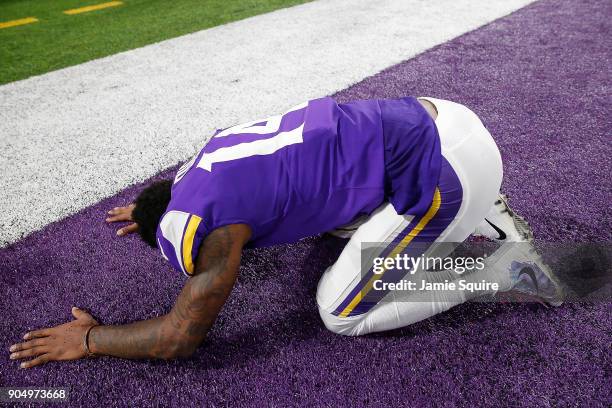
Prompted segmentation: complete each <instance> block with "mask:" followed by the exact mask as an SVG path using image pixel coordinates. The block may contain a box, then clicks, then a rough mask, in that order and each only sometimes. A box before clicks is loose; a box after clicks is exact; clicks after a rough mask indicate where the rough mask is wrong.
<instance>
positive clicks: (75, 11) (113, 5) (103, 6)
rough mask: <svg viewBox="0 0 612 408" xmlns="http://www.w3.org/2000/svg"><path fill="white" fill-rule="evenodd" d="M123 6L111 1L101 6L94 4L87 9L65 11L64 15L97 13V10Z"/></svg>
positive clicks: (119, 2)
mask: <svg viewBox="0 0 612 408" xmlns="http://www.w3.org/2000/svg"><path fill="white" fill-rule="evenodd" d="M122 4H123V2H122V1H109V2H107V3H100V4H94V5H92V6H85V7H79V8H75V9H70V10H64V14H68V15H74V14H81V13H88V12H90V11H96V10H102V9H106V8H109V7H117V6H121V5H122Z"/></svg>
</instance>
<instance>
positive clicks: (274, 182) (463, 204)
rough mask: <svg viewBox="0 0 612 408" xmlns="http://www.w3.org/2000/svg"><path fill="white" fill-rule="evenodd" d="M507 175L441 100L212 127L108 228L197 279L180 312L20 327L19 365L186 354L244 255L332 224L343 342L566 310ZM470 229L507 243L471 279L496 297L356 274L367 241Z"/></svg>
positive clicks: (80, 317)
mask: <svg viewBox="0 0 612 408" xmlns="http://www.w3.org/2000/svg"><path fill="white" fill-rule="evenodd" d="M501 182H502V160H501V156H500V153H499V150H498V148H497V146H496V144H495V142H494V140H493V138H492V137H491V135H490V134H489V132H488V131H487V129H486V128H485V127H484V126H483V124H482V122H481V121H480V119H479V118H478V116H477V115H476V114H475V113H474V112H472V111H471V110H470V109H468V108H467V107H465V106H463V105H460V104H457V103H454V102H450V101H446V100H441V99H434V98H419V99H417V98H413V97H405V98H401V99H395V100H363V101H355V102H350V103H338V102H336V101H335V100H334V99H332V98H329V97H326V98H321V99H315V100H311V101H309V102H306V103H303V104H300V105H297V106H295V107H293V108H291V109H289V110H287V111H286V112H284V113H283V114H281V115H276V116H272V117H269V118H266V119H263V120H255V121H252V122H249V123H245V124H241V125H237V126H233V127H230V128H227V129H224V130H220V131H217V133H216V134H214V135H213V137H212V138H211V139H210V140H209V141H208V143H206V145H205V146H204V147H203V148H202V150H201V151H199V152H198V153H197V154H196V155H195V156H194V157H193V158H192V159H191V160H190V161H188V162H187V163H185V164H184V165H183V166H182V167H181V168H180V169H179V170H178V172H177V173H176V176H175V177H174V180H171V181H170V180H169V181H161V182H156V183H153V184H152V185H151V186H149V187H148V188H146V189H145V190H144V191H143V192H142V193H141V194H140V195H139V196H138V198H137V199H136V200H135V202H134V203H133V204H131V205H129V206H127V207H119V208H114V209H112V210H111V211H110V212H109V214H110V216H109V218H108V219H107V221H108V222H124V221H131V223H130V224H129V225H127V226H125V227H123V228H121V229H119V230H118V232H117V233H118V235H125V234H128V233H131V232H136V231H137V232H138V233H139V234H140V236H141V237H142V239H143V240H144V241H145V242H146V243H148V244H149V245H151V246H153V247H157V248H159V251H160V252H161V255H162V256H163V257H164V258H165V259H166V260H168V262H170V264H171V265H172V266H174V268H176V269H177V270H178V271H180V272H182V273H184V274H185V275H186V276H187V277H188V279H187V280H186V283H185V286H184V287H183V289H182V291H181V293H180V295H179V297H178V299H177V301H176V304H175V305H174V307H173V308H172V310H171V311H170V312H169V313H168V314H166V315H164V316H162V317H158V318H155V319H151V320H146V321H139V322H134V323H131V324H126V325H101V324H98V322H96V321H95V320H94V319H93V317H92V316H91V315H89V314H88V313H87V312H85V311H83V310H80V309H77V308H74V309H73V314H74V317H75V320H73V321H71V322H69V323H66V324H64V325H61V326H57V327H53V328H48V329H41V330H35V331H32V332H30V333H27V334H26V335H25V336H24V341H23V342H22V343H19V344H15V345H13V346H11V348H10V351H11V355H10V357H11V359H25V360H26V361H24V362H23V363H22V366H23V367H33V366H36V365H39V364H42V363H45V362H47V361H52V360H71V359H77V358H82V357H86V356H93V355H108V356H115V357H122V358H163V359H168V358H176V357H186V356H190V355H191V354H192V353H194V351H195V350H196V348H197V347H198V346H199V345H200V343H202V341H203V340H204V338H205V337H206V334H207V332H208V330H209V329H210V327H211V326H212V325H213V323H214V321H215V319H216V317H217V314H218V313H219V311H220V310H221V308H222V306H223V304H224V303H225V301H226V299H227V298H228V296H229V294H230V292H231V290H232V287H233V285H234V282H235V281H236V277H237V275H238V271H239V266H240V256H241V253H242V250H243V248H256V247H262V246H268V245H276V244H283V243H290V242H295V241H297V240H299V239H301V238H303V237H306V236H310V235H315V234H320V233H323V232H328V231H333V232H334V233H336V234H340V235H344V236H350V240H349V241H348V243H347V244H346V247H345V248H344V250H343V252H342V253H341V255H340V257H339V258H338V260H337V261H336V262H335V263H334V264H333V265H332V266H331V267H329V268H328V269H327V270H326V271H324V272H323V275H322V277H321V280H320V282H319V285H318V290H317V303H318V307H319V312H320V315H321V318H322V321H323V323H324V324H325V326H326V327H327V328H328V329H330V330H331V331H333V332H335V333H339V334H344V335H351V336H356V335H363V334H366V333H372V332H377V331H382V330H389V329H394V328H398V327H402V326H406V325H409V324H412V323H414V322H417V321H420V320H422V319H426V318H428V317H430V316H433V315H435V314H437V313H440V312H442V311H444V310H447V309H449V308H450V307H452V306H454V305H457V304H460V303H462V302H465V301H466V300H469V299H471V298H473V297H474V296H476V295H478V296H481V295H483V294H490V293H495V292H496V291H508V290H511V289H513V288H514V289H515V290H516V289H518V290H520V291H522V292H526V293H528V294H531V295H536V296H538V297H540V298H543V299H544V300H545V301H548V302H549V303H552V304H558V303H559V301H560V289H559V285H558V283H557V282H556V281H555V280H554V277H553V276H552V274H551V271H550V269H549V268H548V267H547V266H546V265H545V264H544V263H543V261H542V260H541V258H540V257H539V256H538V254H537V253H536V252H535V250H534V249H533V245H532V243H531V241H532V234H531V230H530V228H529V226H528V224H527V223H526V222H525V220H524V219H523V218H521V217H520V216H518V215H517V214H515V213H514V212H513V211H512V210H511V209H510V207H509V206H508V203H507V201H506V199H505V197H503V196H501V195H500V193H499V190H500V185H501ZM474 232H476V233H478V234H481V235H485V236H487V237H489V238H491V239H494V240H496V241H497V242H498V243H499V244H500V245H499V249H498V250H497V251H496V252H495V253H494V254H493V255H491V257H490V259H494V261H495V262H491V261H489V258H488V259H487V261H489V264H488V267H487V268H484V269H483V270H481V271H478V272H476V273H472V274H468V275H467V276H463V277H462V279H465V280H467V281H471V282H480V281H481V280H483V279H489V280H494V281H495V282H496V283H498V284H499V287H498V288H497V289H491V290H489V291H479V292H478V293H477V294H473V293H471V292H469V291H456V292H453V293H450V294H449V293H436V292H435V291H434V292H430V293H426V294H424V293H422V292H420V293H418V294H415V295H414V296H416V297H415V298H414V299H411V298H410V295H409V296H408V298H407V299H399V295H398V294H397V293H394V292H393V291H389V290H375V287H381V285H379V284H376V282H377V281H381V282H382V283H385V282H386V283H394V282H398V281H400V280H401V279H402V278H403V275H405V274H406V273H407V271H405V270H404V271H403V272H401V273H398V272H397V271H394V270H388V271H384V272H383V273H380V272H377V273H375V272H374V271H373V269H372V268H371V266H372V265H371V264H367V263H366V267H365V270H364V268H362V264H363V259H362V249H363V244H365V243H378V246H376V247H375V250H374V254H373V255H374V256H375V257H382V258H385V259H388V258H393V257H397V256H398V255H402V254H410V255H411V256H413V257H415V256H416V257H418V256H422V255H426V254H432V253H437V254H438V255H440V253H441V252H445V251H446V250H444V249H442V250H441V249H440V248H443V247H442V245H441V244H443V243H450V242H457V243H459V242H463V241H464V240H466V238H468V237H469V236H470V235H471V234H473V233H474ZM516 242H522V243H524V244H525V245H514V246H512V243H516ZM370 252H372V251H370ZM446 252H448V251H446ZM370 255H372V254H371V253H370ZM442 255H447V254H442ZM368 265H369V266H368ZM526 271H527V272H526ZM411 273H414V271H412V272H411ZM437 276H447V277H448V278H449V279H454V278H456V277H453V276H452V275H451V274H447V275H437ZM417 299H418V300H417ZM411 300H414V301H411Z"/></svg>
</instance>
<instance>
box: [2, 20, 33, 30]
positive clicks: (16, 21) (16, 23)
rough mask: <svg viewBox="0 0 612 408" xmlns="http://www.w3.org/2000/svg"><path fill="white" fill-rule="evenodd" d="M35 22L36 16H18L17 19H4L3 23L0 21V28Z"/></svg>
mask: <svg viewBox="0 0 612 408" xmlns="http://www.w3.org/2000/svg"><path fill="white" fill-rule="evenodd" d="M36 22H38V19H37V18H36V17H25V18H20V19H17V20H11V21H5V22H4V23H0V30H1V29H3V28H9V27H17V26H21V25H26V24H32V23H36Z"/></svg>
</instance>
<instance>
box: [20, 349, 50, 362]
mask: <svg viewBox="0 0 612 408" xmlns="http://www.w3.org/2000/svg"><path fill="white" fill-rule="evenodd" d="M48 351H49V349H48V348H47V346H37V347H32V348H29V349H27V350H23V351H18V352H15V353H12V354H11V356H10V359H11V360H21V359H22V358H29V357H36V356H39V355H41V354H45V353H47V352H48Z"/></svg>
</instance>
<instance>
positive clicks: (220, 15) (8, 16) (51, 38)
mask: <svg viewBox="0 0 612 408" xmlns="http://www.w3.org/2000/svg"><path fill="white" fill-rule="evenodd" d="M107 1H109V0H81V1H78V0H0V22H5V21H10V20H16V19H20V18H25V17H36V18H38V19H39V20H40V21H39V22H37V23H33V24H28V25H24V26H19V27H11V28H5V29H0V84H4V83H7V82H12V81H16V80H19V79H24V78H27V77H30V76H32V75H39V74H43V73H45V72H49V71H53V70H56V69H59V68H64V67H67V66H71V65H75V64H80V63H82V62H85V61H89V60H92V59H95V58H100V57H104V56H107V55H112V54H115V53H117V52H121V51H126V50H129V49H133V48H138V47H142V46H144V45H147V44H151V43H154V42H158V41H162V40H166V39H168V38H173V37H177V36H180V35H184V34H188V33H192V32H195V31H199V30H202V29H205V28H209V27H214V26H216V25H220V24H224V23H227V22H230V21H235V20H240V19H243V18H246V17H250V16H253V15H257V14H261V13H266V12H269V11H272V10H276V9H279V8H283V7H289V6H293V5H296V4H300V3H305V2H307V1H308V0H170V1H169V0H124V4H123V5H121V6H118V7H111V8H108V9H104V10H98V11H92V12H89V13H84V14H78V15H72V16H69V15H65V14H63V13H62V11H64V10H67V9H71V8H78V7H83V6H88V5H92V4H99V3H105V2H107ZM254 41H256V39H254Z"/></svg>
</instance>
